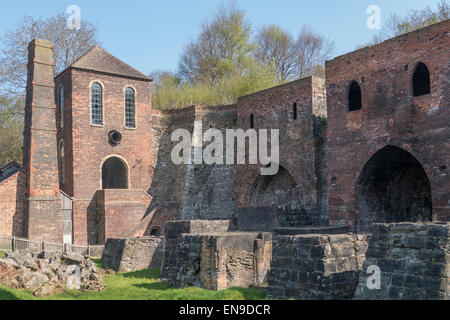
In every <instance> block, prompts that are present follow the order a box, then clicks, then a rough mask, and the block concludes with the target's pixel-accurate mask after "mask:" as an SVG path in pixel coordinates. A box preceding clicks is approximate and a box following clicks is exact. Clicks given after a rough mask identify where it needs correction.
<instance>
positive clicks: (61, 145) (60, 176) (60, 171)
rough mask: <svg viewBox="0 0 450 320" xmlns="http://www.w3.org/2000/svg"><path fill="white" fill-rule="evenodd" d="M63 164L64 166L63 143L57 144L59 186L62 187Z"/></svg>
mask: <svg viewBox="0 0 450 320" xmlns="http://www.w3.org/2000/svg"><path fill="white" fill-rule="evenodd" d="M64 177H65V164H64V142H63V141H61V142H60V144H59V185H60V186H62V185H64Z"/></svg>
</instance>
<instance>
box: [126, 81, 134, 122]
mask: <svg viewBox="0 0 450 320" xmlns="http://www.w3.org/2000/svg"><path fill="white" fill-rule="evenodd" d="M125 127H127V128H136V99H135V94H134V90H133V89H132V88H127V89H126V90H125Z"/></svg>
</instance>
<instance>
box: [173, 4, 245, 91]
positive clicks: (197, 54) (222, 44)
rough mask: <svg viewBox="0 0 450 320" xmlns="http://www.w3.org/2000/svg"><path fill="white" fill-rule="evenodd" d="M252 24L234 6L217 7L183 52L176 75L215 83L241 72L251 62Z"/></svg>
mask: <svg viewBox="0 0 450 320" xmlns="http://www.w3.org/2000/svg"><path fill="white" fill-rule="evenodd" d="M250 35H251V25H250V23H249V22H247V21H246V20H245V18H244V13H243V12H242V11H240V10H239V9H237V8H236V7H235V6H234V5H231V6H229V7H227V8H226V7H223V6H222V7H220V8H219V9H218V11H217V12H216V14H215V15H214V17H213V19H212V21H207V22H205V23H204V24H203V26H202V31H201V33H200V35H199V36H198V38H197V39H196V40H195V41H193V42H191V43H190V44H189V45H188V46H187V47H186V49H185V52H184V54H183V55H182V58H181V62H180V66H179V74H180V76H181V77H182V78H183V79H184V80H188V81H191V82H210V83H216V84H217V83H218V81H219V80H220V79H222V78H224V77H229V76H232V75H234V74H243V73H245V72H246V70H247V68H248V66H249V65H251V64H252V57H251V53H252V50H253V45H252V43H251V42H250Z"/></svg>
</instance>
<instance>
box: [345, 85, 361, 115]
mask: <svg viewBox="0 0 450 320" xmlns="http://www.w3.org/2000/svg"><path fill="white" fill-rule="evenodd" d="M361 108H362V103H361V87H360V86H359V84H358V82H356V81H352V84H351V85H350V91H349V94H348V111H350V112H351V111H357V110H361Z"/></svg>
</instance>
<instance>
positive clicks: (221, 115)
mask: <svg viewBox="0 0 450 320" xmlns="http://www.w3.org/2000/svg"><path fill="white" fill-rule="evenodd" d="M195 121H199V122H200V121H201V123H202V132H203V133H204V132H205V131H207V130H208V129H210V128H213V129H217V130H219V131H220V132H221V133H222V135H223V137H224V138H225V136H226V130H227V129H233V128H234V126H235V125H236V121H237V111H236V106H235V105H231V106H221V107H196V110H195ZM208 144H209V143H204V147H206V145H208ZM224 146H225V144H224ZM203 150H204V148H203ZM223 155H224V159H226V158H225V157H226V155H225V148H224V153H223ZM235 192H236V166H235V165H227V164H215V165H206V164H203V165H195V164H192V165H188V166H187V172H186V183H185V187H184V196H183V197H184V203H183V211H182V215H181V219H183V220H186V219H207V220H215V219H232V218H234V217H235V216H236V194H235Z"/></svg>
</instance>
